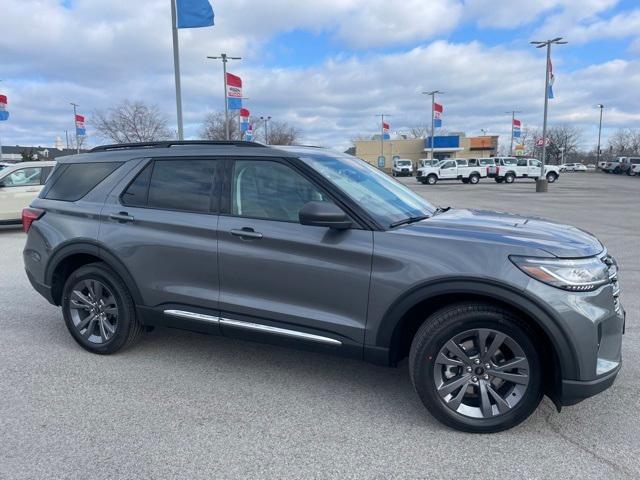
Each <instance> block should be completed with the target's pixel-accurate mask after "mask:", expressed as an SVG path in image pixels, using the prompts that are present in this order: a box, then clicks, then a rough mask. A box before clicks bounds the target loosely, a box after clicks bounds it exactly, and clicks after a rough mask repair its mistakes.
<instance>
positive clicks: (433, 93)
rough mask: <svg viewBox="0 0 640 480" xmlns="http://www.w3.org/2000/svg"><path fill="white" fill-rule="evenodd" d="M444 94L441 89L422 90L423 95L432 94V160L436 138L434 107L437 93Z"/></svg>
mask: <svg viewBox="0 0 640 480" xmlns="http://www.w3.org/2000/svg"><path fill="white" fill-rule="evenodd" d="M438 93H439V94H440V95H442V94H444V92H441V91H440V90H432V91H430V92H422V94H423V95H431V160H433V148H434V144H435V143H436V142H435V138H434V124H435V121H434V120H435V117H434V111H433V109H434V107H435V104H436V94H438Z"/></svg>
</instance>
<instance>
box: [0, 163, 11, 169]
mask: <svg viewBox="0 0 640 480" xmlns="http://www.w3.org/2000/svg"><path fill="white" fill-rule="evenodd" d="M9 165H11V164H10V163H5V162H0V170H2V169H3V168H5V167H8V166H9Z"/></svg>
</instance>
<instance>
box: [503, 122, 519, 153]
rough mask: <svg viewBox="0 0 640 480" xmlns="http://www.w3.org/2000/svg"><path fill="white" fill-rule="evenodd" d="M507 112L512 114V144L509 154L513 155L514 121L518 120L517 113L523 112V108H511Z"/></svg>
mask: <svg viewBox="0 0 640 480" xmlns="http://www.w3.org/2000/svg"><path fill="white" fill-rule="evenodd" d="M505 113H510V114H511V146H510V147H509V156H511V157H513V122H514V121H515V120H516V113H522V110H511V111H510V112H505Z"/></svg>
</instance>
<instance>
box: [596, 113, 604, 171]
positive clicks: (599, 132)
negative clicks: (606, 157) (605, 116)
mask: <svg viewBox="0 0 640 480" xmlns="http://www.w3.org/2000/svg"><path fill="white" fill-rule="evenodd" d="M596 106H597V107H598V108H599V109H600V123H599V125H598V153H597V154H596V165H598V164H599V163H600V134H601V133H602V110H604V105H603V104H601V103H599V104H598V105H596Z"/></svg>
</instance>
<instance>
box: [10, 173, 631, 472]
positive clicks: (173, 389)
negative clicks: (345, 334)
mask: <svg viewBox="0 0 640 480" xmlns="http://www.w3.org/2000/svg"><path fill="white" fill-rule="evenodd" d="M402 181H403V182H405V183H407V184H408V185H410V186H411V187H412V188H415V190H416V191H418V192H419V193H420V194H422V195H424V196H425V197H427V198H429V199H430V200H432V201H433V202H434V203H436V204H439V205H442V206H448V205H450V206H454V207H475V208H490V209H499V210H505V211H512V212H518V213H524V214H530V215H537V216H543V217H547V218H550V219H554V220H558V221H563V222H567V223H572V224H575V225H577V226H580V227H582V228H585V229H586V230H589V231H591V232H593V233H594V234H596V235H597V236H598V237H599V238H600V239H601V240H602V241H603V242H604V243H605V244H606V245H607V246H608V247H609V251H610V252H611V253H612V254H613V255H615V256H616V257H617V259H618V261H619V263H620V266H621V269H622V270H621V273H620V277H621V285H622V288H623V294H622V295H623V297H622V299H623V304H624V305H625V307H626V309H627V312H628V321H627V334H626V336H625V339H624V356H625V365H624V367H623V369H622V371H621V373H620V376H619V377H618V381H617V383H616V384H615V385H614V387H613V388H611V389H610V390H608V391H607V392H605V393H603V394H601V395H600V396H598V397H595V398H592V399H589V400H587V401H585V402H583V403H582V404H579V405H577V406H575V407H570V408H566V409H565V410H564V411H563V412H562V413H561V414H558V413H556V411H555V409H554V408H553V407H552V405H551V404H550V402H548V401H544V402H543V404H542V405H541V407H540V408H539V409H538V411H537V412H536V413H535V414H534V415H533V416H532V417H531V418H530V419H529V420H528V421H526V422H525V423H524V424H522V425H521V426H520V427H517V428H516V429H513V430H511V431H508V432H503V433H500V434H494V435H490V436H481V435H468V434H462V433H458V432H454V431H451V430H449V429H447V428H445V427H442V426H441V425H440V424H438V423H436V421H435V420H433V419H432V418H431V417H430V416H429V414H428V413H427V412H426V411H425V410H424V408H423V406H422V404H421V403H420V401H419V399H418V397H417V395H416V394H415V393H414V391H413V388H412V386H411V384H410V381H409V378H408V374H407V367H406V364H405V365H402V366H401V367H400V368H397V369H388V368H382V367H376V366H372V365H368V364H365V363H363V362H358V361H351V360H343V359H339V358H333V357H329V356H322V355H316V354H311V353H307V352H300V351H295V350H288V349H284V348H277V347H273V346H265V345H260V344H254V343H248V342H241V341H235V340H230V339H224V338H218V337H207V336H202V335H197V334H191V333H187V332H179V331H172V330H162V329H159V330H156V331H155V332H153V333H151V334H149V335H147V336H146V337H145V338H144V339H143V341H142V342H141V343H140V344H139V345H137V346H136V347H135V348H133V349H130V350H127V351H125V352H123V353H121V354H118V355H115V356H110V357H100V356H97V355H91V354H89V353H86V352H85V351H83V350H81V349H80V348H79V347H78V346H77V345H76V344H75V343H74V342H73V340H72V339H71V337H70V336H69V335H68V334H67V331H66V329H65V327H64V324H63V321H62V315H61V314H60V312H59V310H58V309H57V308H54V307H52V306H50V305H49V304H47V303H46V301H45V300H44V299H42V298H41V297H40V296H39V295H37V294H36V293H35V292H34V291H33V290H32V289H31V288H30V286H29V285H28V282H27V279H26V277H25V274H24V272H23V269H22V259H21V250H22V246H23V243H24V238H25V237H24V235H23V234H22V233H21V232H17V231H15V230H4V231H0V394H1V401H0V478H2V479H5V478H6V479H22V478H24V479H34V478H56V479H60V478H82V479H87V478H95V479H98V478H181V479H187V478H188V479H196V478H203V479H204V478H206V479H211V478H267V477H269V478H276V477H277V478H431V479H436V478H468V477H475V478H498V477H500V478H510V477H517V478H570V477H575V478H581V479H582V478H607V479H613V478H616V479H617V478H630V479H631V478H640V454H639V452H640V396H639V394H640V389H639V388H638V380H639V379H640V362H638V361H636V360H635V359H636V358H640V295H638V292H639V291H640V208H639V206H640V179H638V178H632V177H626V176H624V177H621V176H613V175H605V174H599V173H587V174H580V173H577V174H565V175H563V176H562V177H561V180H560V182H559V183H557V184H554V185H551V186H550V192H549V193H548V194H546V195H539V194H535V193H533V190H534V184H533V183H532V182H530V181H523V182H518V183H515V184H513V185H504V184H502V185H498V184H495V183H494V182H493V181H488V180H486V179H485V180H483V181H482V182H481V183H480V184H478V185H463V184H462V183H458V182H454V183H452V182H448V183H444V182H442V183H439V184H437V185H435V186H426V185H419V184H417V183H416V181H415V179H413V178H407V179H403V180H402Z"/></svg>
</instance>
